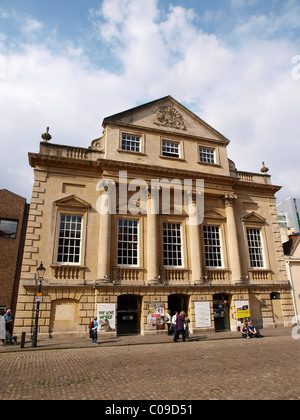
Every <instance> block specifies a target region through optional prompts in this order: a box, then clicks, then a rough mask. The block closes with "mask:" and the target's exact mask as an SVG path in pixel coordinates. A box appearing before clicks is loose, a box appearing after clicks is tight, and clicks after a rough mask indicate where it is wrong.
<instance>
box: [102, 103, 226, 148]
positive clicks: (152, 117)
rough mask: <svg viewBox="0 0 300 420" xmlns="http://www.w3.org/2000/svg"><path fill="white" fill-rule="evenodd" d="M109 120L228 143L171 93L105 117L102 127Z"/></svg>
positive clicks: (120, 123)
mask: <svg viewBox="0 0 300 420" xmlns="http://www.w3.org/2000/svg"><path fill="white" fill-rule="evenodd" d="M108 124H114V125H115V124H117V125H122V127H123V128H122V129H124V127H125V126H127V127H130V128H131V129H134V128H137V127H138V128H139V129H144V128H147V129H154V130H159V131H163V130H165V131H168V132H173V133H174V132H179V133H184V134H185V135H190V136H192V137H194V138H195V137H199V138H202V139H208V140H210V139H211V140H213V141H217V142H220V143H222V144H225V145H227V144H228V143H229V140H228V139H226V137H224V136H223V135H222V134H220V133H219V132H218V131H217V130H215V129H214V128H213V127H211V126H210V125H209V124H207V123H206V122H205V121H203V120H202V119H201V118H199V117H198V116H197V115H195V114H194V113H193V112H191V111H190V110H189V109H187V108H186V107H185V106H184V105H182V104H180V103H179V102H178V101H176V100H175V99H174V98H172V97H171V96H166V97H163V98H160V99H157V100H155V101H152V102H148V103H146V104H144V105H140V106H137V107H135V108H131V109H128V110H126V111H123V112H120V113H118V114H114V115H111V116H109V117H106V118H104V120H103V128H104V129H105V128H106V126H107V125H108Z"/></svg>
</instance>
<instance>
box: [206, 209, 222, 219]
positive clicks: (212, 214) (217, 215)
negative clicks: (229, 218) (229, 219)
mask: <svg viewBox="0 0 300 420" xmlns="http://www.w3.org/2000/svg"><path fill="white" fill-rule="evenodd" d="M204 220H207V221H208V220H210V221H213V220H218V221H225V217H224V215H223V214H222V213H221V212H219V211H217V210H206V211H205V212H204Z"/></svg>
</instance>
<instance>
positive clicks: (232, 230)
mask: <svg viewBox="0 0 300 420" xmlns="http://www.w3.org/2000/svg"><path fill="white" fill-rule="evenodd" d="M236 199H237V196H236V195H235V194H226V195H225V196H224V197H223V200H224V202H225V211H226V219H227V234H228V254H229V260H230V268H231V282H232V283H233V284H243V283H244V279H243V278H242V270H241V261H240V251H239V244H238V237H237V228H236V221H235V213H234V204H235V202H236Z"/></svg>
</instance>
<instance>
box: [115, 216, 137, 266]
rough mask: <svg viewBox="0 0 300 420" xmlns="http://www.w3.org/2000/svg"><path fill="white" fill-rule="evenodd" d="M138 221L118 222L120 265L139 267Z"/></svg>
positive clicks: (121, 220)
mask: <svg viewBox="0 0 300 420" xmlns="http://www.w3.org/2000/svg"><path fill="white" fill-rule="evenodd" d="M138 245H139V232H138V221H137V220H127V219H120V220H119V221H118V265H138V249H139V247H138Z"/></svg>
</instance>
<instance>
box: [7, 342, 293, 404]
mask: <svg viewBox="0 0 300 420" xmlns="http://www.w3.org/2000/svg"><path fill="white" fill-rule="evenodd" d="M0 374H1V381H0V400H17V399H20V400H25V399H28V400H73V399H80V400H90V399H97V400H115V402H116V401H117V400H148V401H149V400H150V401H155V400H165V401H169V400H177V402H178V401H184V400H204V399H205V400H206V399H217V400H219V399H222V400H224V399H255V400H264V399H268V400H270V399H271V400H277V399H293V400H299V399H300V340H295V339H293V338H292V337H291V336H290V335H289V336H288V335H286V336H279V337H275V336H272V337H264V338H262V339H249V340H247V339H241V338H238V339H227V340H211V341H191V342H185V343H182V342H178V343H173V342H169V343H165V342H164V343H159V344H158V343H156V344H147V345H141V344H137V345H133V346H126V345H124V346H111V347H107V346H106V347H105V346H101V344H100V345H98V346H93V347H88V348H69V349H50V350H49V349H48V350H44V349H43V350H39V351H16V352H10V351H8V352H2V353H0Z"/></svg>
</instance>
